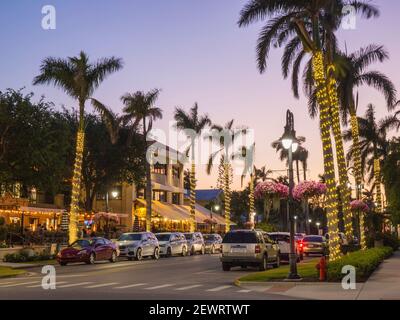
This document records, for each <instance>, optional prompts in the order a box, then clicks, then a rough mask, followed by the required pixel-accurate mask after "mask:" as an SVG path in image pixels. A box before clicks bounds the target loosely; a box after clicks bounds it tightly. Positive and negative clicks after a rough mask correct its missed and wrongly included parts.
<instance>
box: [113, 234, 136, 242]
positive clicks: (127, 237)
mask: <svg viewBox="0 0 400 320" xmlns="http://www.w3.org/2000/svg"><path fill="white" fill-rule="evenodd" d="M140 239H142V234H140V233H124V234H122V235H121V236H120V237H119V239H118V241H140Z"/></svg>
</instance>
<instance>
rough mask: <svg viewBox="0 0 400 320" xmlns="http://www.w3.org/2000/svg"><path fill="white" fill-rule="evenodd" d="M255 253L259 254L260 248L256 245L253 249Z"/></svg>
mask: <svg viewBox="0 0 400 320" xmlns="http://www.w3.org/2000/svg"><path fill="white" fill-rule="evenodd" d="M254 252H255V253H260V252H261V247H260V245H258V244H257V245H256V249H255V251H254Z"/></svg>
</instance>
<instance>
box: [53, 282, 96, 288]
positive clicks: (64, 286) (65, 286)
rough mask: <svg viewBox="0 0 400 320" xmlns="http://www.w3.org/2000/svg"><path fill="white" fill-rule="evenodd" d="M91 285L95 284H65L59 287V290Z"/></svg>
mask: <svg viewBox="0 0 400 320" xmlns="http://www.w3.org/2000/svg"><path fill="white" fill-rule="evenodd" d="M91 283H93V282H80V283H71V284H64V285H62V286H59V287H58V288H70V287H78V286H84V285H86V284H91Z"/></svg>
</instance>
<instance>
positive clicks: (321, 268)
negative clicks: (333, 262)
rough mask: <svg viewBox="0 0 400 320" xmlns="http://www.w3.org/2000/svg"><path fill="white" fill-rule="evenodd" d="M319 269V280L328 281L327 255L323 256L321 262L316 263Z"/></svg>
mask: <svg viewBox="0 0 400 320" xmlns="http://www.w3.org/2000/svg"><path fill="white" fill-rule="evenodd" d="M316 268H317V270H318V271H319V281H326V259H325V256H323V257H321V260H319V263H318V264H317V265H316Z"/></svg>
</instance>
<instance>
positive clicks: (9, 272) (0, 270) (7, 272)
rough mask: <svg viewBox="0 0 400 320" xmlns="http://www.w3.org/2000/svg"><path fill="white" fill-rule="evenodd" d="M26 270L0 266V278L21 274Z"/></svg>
mask: <svg viewBox="0 0 400 320" xmlns="http://www.w3.org/2000/svg"><path fill="white" fill-rule="evenodd" d="M25 272H26V271H24V270H20V269H12V268H8V267H0V278H5V277H13V276H17V275H19V274H23V273H25Z"/></svg>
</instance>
